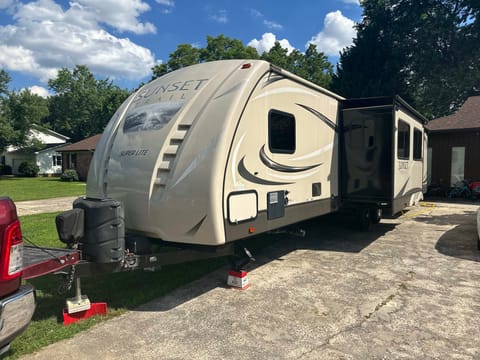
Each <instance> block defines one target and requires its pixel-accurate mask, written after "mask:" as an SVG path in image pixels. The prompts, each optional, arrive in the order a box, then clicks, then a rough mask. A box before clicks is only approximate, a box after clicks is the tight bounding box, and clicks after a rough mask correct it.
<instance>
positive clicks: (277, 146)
mask: <svg viewBox="0 0 480 360" xmlns="http://www.w3.org/2000/svg"><path fill="white" fill-rule="evenodd" d="M268 139H269V141H268V144H269V147H270V151H271V152H272V153H285V154H293V153H294V152H295V117H294V116H293V115H292V114H288V113H284V112H281V111H277V110H271V111H270V113H269V114H268Z"/></svg>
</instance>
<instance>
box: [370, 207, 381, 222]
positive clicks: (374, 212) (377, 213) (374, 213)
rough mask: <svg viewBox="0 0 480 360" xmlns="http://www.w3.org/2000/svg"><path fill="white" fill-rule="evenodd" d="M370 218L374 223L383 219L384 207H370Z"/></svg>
mask: <svg viewBox="0 0 480 360" xmlns="http://www.w3.org/2000/svg"><path fill="white" fill-rule="evenodd" d="M370 219H371V221H372V224H378V223H379V222H380V220H381V219H382V209H380V208H371V209H370Z"/></svg>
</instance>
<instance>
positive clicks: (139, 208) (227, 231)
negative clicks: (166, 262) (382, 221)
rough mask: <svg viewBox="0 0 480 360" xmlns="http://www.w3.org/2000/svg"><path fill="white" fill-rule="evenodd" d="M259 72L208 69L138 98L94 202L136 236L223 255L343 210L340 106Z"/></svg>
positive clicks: (106, 153) (110, 131) (124, 111)
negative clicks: (210, 248)
mask: <svg viewBox="0 0 480 360" xmlns="http://www.w3.org/2000/svg"><path fill="white" fill-rule="evenodd" d="M342 100H343V99H342V98H341V97H340V96H338V95H336V94H333V93H331V92H329V91H328V90H325V89H323V88H321V87H319V86H317V85H314V84H312V83H310V82H308V81H306V80H304V79H301V78H299V77H297V76H295V75H293V74H290V73H288V72H286V71H284V70H281V69H279V68H277V67H274V66H272V65H270V64H269V63H267V62H264V61H258V60H226V61H216V62H210V63H204V64H199V65H194V66H190V67H187V68H183V69H180V70H177V71H174V72H172V73H169V74H166V75H164V76H162V77H161V78H159V79H156V80H154V81H152V82H151V83H149V84H147V85H145V86H143V87H142V88H141V89H140V90H138V91H137V92H136V93H134V94H133V95H131V96H130V98H129V99H128V100H127V101H125V103H124V104H123V105H122V106H121V108H120V109H119V110H118V111H117V112H116V113H115V115H114V116H113V118H112V120H111V121H110V123H109V124H108V126H107V128H106V129H105V131H104V133H103V135H102V138H101V140H100V143H99V144H98V146H97V149H96V151H95V156H94V158H93V160H92V163H91V166H90V171H89V175H88V182H87V197H88V198H89V199H99V200H101V199H108V198H109V199H115V200H118V201H120V202H121V203H122V204H123V207H124V211H125V228H126V231H127V232H128V233H131V234H138V235H141V236H146V237H149V238H156V239H162V240H165V241H169V242H176V243H186V244H200V245H221V244H225V243H226V242H230V241H234V240H237V239H241V238H245V237H248V236H251V235H255V234H257V233H260V232H263V231H266V230H270V229H275V228H279V227H282V226H285V225H288V224H291V223H295V222H298V221H300V220H303V219H307V218H311V217H315V216H319V215H322V214H326V213H329V212H332V211H334V210H336V209H337V208H338V206H339V154H338V150H339V146H338V116H339V111H338V109H339V102H340V101H342Z"/></svg>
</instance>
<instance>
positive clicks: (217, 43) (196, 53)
mask: <svg viewBox="0 0 480 360" xmlns="http://www.w3.org/2000/svg"><path fill="white" fill-rule="evenodd" d="M225 59H258V54H257V51H256V50H255V49H254V48H253V47H251V46H244V45H243V44H242V42H241V41H240V40H237V39H232V38H229V37H226V36H224V35H218V36H217V37H212V36H207V46H206V47H205V48H197V47H194V46H192V45H190V44H180V45H178V46H177V49H176V50H175V51H174V52H172V53H171V54H170V56H169V59H168V61H167V62H166V63H162V64H158V65H155V66H154V67H153V68H152V73H153V76H152V80H153V79H156V78H158V77H160V76H162V75H164V74H166V73H168V72H170V71H174V70H177V69H180V68H182V67H185V66H190V65H194V64H198V63H201V62H205V61H214V60H225Z"/></svg>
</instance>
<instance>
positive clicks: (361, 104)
mask: <svg viewBox="0 0 480 360" xmlns="http://www.w3.org/2000/svg"><path fill="white" fill-rule="evenodd" d="M394 105H396V106H400V107H401V108H402V109H403V110H404V111H406V112H408V113H410V115H412V116H413V117H414V118H416V119H417V120H418V121H419V122H420V123H422V124H426V123H427V121H428V120H427V118H425V117H424V116H423V115H422V114H420V113H419V112H418V111H417V110H415V109H414V108H413V107H412V106H411V105H410V104H408V103H407V102H406V101H405V100H403V99H402V98H401V97H400V96H398V95H396V96H393V97H392V96H381V97H370V98H356V99H346V100H344V101H342V108H343V109H354V108H365V107H375V106H394Z"/></svg>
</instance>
